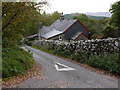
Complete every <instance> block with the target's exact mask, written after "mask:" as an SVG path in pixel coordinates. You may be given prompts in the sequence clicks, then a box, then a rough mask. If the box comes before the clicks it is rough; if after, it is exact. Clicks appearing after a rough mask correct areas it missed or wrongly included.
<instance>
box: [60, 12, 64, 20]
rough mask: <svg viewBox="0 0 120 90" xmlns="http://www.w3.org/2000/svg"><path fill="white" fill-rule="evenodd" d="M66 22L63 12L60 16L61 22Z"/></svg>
mask: <svg viewBox="0 0 120 90" xmlns="http://www.w3.org/2000/svg"><path fill="white" fill-rule="evenodd" d="M62 20H64V15H63V12H62V14H61V15H60V21H62Z"/></svg>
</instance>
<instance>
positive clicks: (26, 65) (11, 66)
mask: <svg viewBox="0 0 120 90" xmlns="http://www.w3.org/2000/svg"><path fill="white" fill-rule="evenodd" d="M33 66H34V59H33V57H32V55H31V54H29V52H26V51H24V50H23V49H21V48H19V47H18V46H15V47H11V48H3V50H2V77H3V78H9V77H11V76H16V75H18V74H22V73H23V72H25V71H26V70H28V69H30V68H32V67H33Z"/></svg>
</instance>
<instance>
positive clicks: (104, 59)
mask: <svg viewBox="0 0 120 90" xmlns="http://www.w3.org/2000/svg"><path fill="white" fill-rule="evenodd" d="M32 47H34V48H36V49H39V50H42V51H45V52H48V53H51V54H54V55H59V56H63V57H67V58H70V59H72V60H76V61H77V62H80V63H85V64H88V65H89V66H91V67H94V68H99V69H101V70H105V71H107V72H109V73H112V74H117V75H120V60H119V53H116V52H114V53H112V54H110V53H101V54H99V55H93V54H87V53H86V52H85V51H84V50H82V49H81V50H80V51H79V52H78V51H74V52H71V51H70V50H64V49H63V47H62V46H59V47H52V46H32Z"/></svg>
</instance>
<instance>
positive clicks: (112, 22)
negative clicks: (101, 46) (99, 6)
mask: <svg viewBox="0 0 120 90" xmlns="http://www.w3.org/2000/svg"><path fill="white" fill-rule="evenodd" d="M110 12H111V13H112V16H111V18H110V19H109V21H108V23H107V25H106V26H105V27H104V29H103V30H102V33H103V34H104V37H114V38H116V37H119V36H120V1H118V2H116V3H114V4H113V5H112V7H111V9H110Z"/></svg>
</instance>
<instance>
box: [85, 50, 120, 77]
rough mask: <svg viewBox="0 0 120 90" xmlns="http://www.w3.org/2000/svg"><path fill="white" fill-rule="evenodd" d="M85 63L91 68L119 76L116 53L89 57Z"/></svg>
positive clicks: (119, 66) (119, 62)
mask: <svg viewBox="0 0 120 90" xmlns="http://www.w3.org/2000/svg"><path fill="white" fill-rule="evenodd" d="M85 63H86V64H88V65H90V66H91V67H95V68H100V69H102V70H106V71H107V72H110V73H115V74H119V75H120V60H119V54H118V53H115V52H114V53H113V54H110V53H104V54H100V55H91V56H90V58H88V59H86V60H85Z"/></svg>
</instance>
